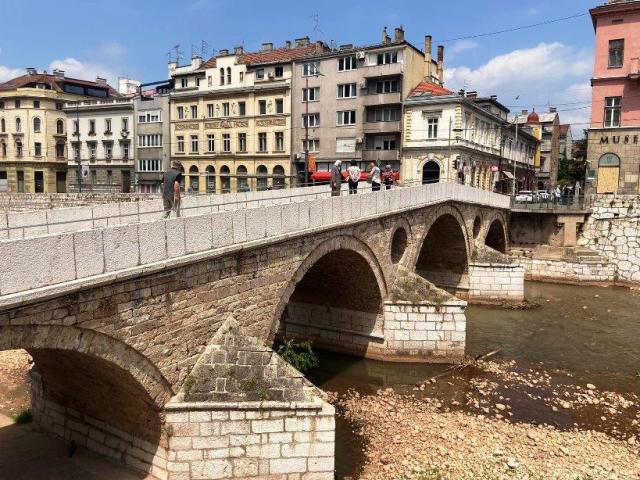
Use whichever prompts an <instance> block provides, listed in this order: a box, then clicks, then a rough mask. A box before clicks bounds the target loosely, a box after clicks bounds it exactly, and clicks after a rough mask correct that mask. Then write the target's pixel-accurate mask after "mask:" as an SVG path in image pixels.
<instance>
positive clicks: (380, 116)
mask: <svg viewBox="0 0 640 480" xmlns="http://www.w3.org/2000/svg"><path fill="white" fill-rule="evenodd" d="M398 120H400V109H398V108H376V109H374V110H367V122H397V121H398Z"/></svg>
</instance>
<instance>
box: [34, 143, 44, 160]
mask: <svg viewBox="0 0 640 480" xmlns="http://www.w3.org/2000/svg"><path fill="white" fill-rule="evenodd" d="M33 150H34V152H35V153H34V155H35V156H36V157H41V156H42V144H41V143H40V142H36V143H34V145H33Z"/></svg>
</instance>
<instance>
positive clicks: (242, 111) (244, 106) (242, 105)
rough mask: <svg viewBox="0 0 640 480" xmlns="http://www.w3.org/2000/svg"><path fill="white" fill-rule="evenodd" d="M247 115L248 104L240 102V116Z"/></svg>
mask: <svg viewBox="0 0 640 480" xmlns="http://www.w3.org/2000/svg"><path fill="white" fill-rule="evenodd" d="M246 114H247V104H246V103H244V102H238V115H240V116H241V117H244V116H245V115H246Z"/></svg>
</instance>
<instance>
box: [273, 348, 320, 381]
mask: <svg viewBox="0 0 640 480" xmlns="http://www.w3.org/2000/svg"><path fill="white" fill-rule="evenodd" d="M278 355H280V356H281V357H282V358H283V359H284V361H285V362H287V363H288V364H289V365H291V366H293V367H294V368H296V369H297V370H299V371H300V372H302V373H306V372H308V371H309V370H311V369H313V368H316V367H317V366H318V365H320V360H319V359H318V356H317V355H316V353H315V352H314V351H313V348H312V346H311V342H310V341H308V340H306V341H304V342H300V343H294V342H293V340H285V341H284V343H283V344H282V345H280V347H278Z"/></svg>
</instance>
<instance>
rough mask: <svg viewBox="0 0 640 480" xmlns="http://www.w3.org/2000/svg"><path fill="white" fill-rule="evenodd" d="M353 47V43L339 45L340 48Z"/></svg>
mask: <svg viewBox="0 0 640 480" xmlns="http://www.w3.org/2000/svg"><path fill="white" fill-rule="evenodd" d="M352 48H353V44H351V43H345V44H344V45H340V50H351V49H352Z"/></svg>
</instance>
